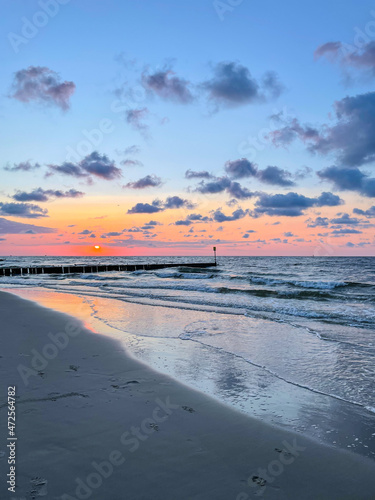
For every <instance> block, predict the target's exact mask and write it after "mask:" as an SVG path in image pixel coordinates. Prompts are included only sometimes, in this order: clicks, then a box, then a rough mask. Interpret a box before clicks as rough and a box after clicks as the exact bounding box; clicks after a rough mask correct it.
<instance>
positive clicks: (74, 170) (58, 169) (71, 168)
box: [48, 162, 87, 177]
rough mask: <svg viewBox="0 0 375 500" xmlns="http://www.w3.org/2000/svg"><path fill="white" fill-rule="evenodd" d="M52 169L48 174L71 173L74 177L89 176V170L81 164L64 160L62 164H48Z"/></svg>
mask: <svg viewBox="0 0 375 500" xmlns="http://www.w3.org/2000/svg"><path fill="white" fill-rule="evenodd" d="M48 168H49V169H50V171H49V174H48V175H52V174H54V173H56V174H63V175H71V176H72V177H87V172H84V171H83V170H82V169H81V167H80V166H79V165H75V164H74V163H68V162H64V163H62V164H61V165H52V164H51V165H48Z"/></svg>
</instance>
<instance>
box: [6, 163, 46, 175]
mask: <svg viewBox="0 0 375 500" xmlns="http://www.w3.org/2000/svg"><path fill="white" fill-rule="evenodd" d="M40 167H41V165H40V164H39V163H34V164H32V163H30V162H29V161H24V162H21V163H14V164H13V167H11V166H9V165H7V166H6V167H4V170H7V171H8V172H20V171H21V172H30V171H31V170H36V169H37V168H40Z"/></svg>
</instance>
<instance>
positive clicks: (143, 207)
mask: <svg viewBox="0 0 375 500" xmlns="http://www.w3.org/2000/svg"><path fill="white" fill-rule="evenodd" d="M163 210H164V209H163V207H161V206H160V202H158V201H157V200H155V201H153V202H152V204H150V203H137V204H136V205H134V207H132V208H131V209H130V210H128V214H155V213H157V212H162V211H163Z"/></svg>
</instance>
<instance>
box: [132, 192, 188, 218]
mask: <svg viewBox="0 0 375 500" xmlns="http://www.w3.org/2000/svg"><path fill="white" fill-rule="evenodd" d="M194 206H195V205H194V204H193V203H191V202H190V201H189V200H185V199H183V198H180V197H179V196H169V197H168V198H167V199H166V200H165V201H164V202H162V201H160V200H154V201H153V202H152V203H151V204H150V203H137V204H136V205H135V206H134V207H132V208H131V209H130V210H128V214H153V213H157V212H163V211H164V210H172V209H178V208H187V209H192V208H194Z"/></svg>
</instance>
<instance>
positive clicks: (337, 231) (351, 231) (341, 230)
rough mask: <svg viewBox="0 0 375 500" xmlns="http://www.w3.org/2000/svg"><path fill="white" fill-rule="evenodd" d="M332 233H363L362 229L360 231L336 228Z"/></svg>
mask: <svg viewBox="0 0 375 500" xmlns="http://www.w3.org/2000/svg"><path fill="white" fill-rule="evenodd" d="M332 234H333V235H335V236H342V235H346V234H362V231H358V229H335V230H334V231H332Z"/></svg>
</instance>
